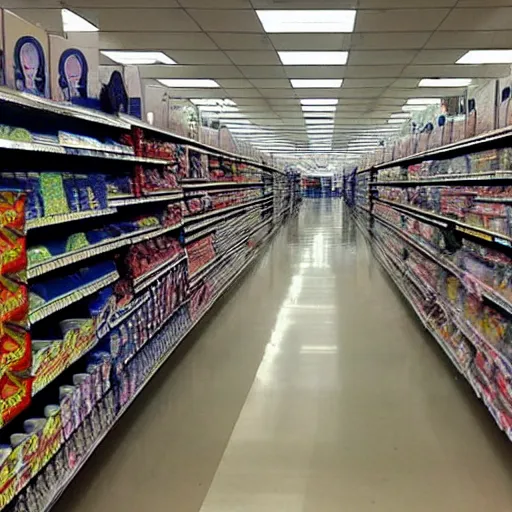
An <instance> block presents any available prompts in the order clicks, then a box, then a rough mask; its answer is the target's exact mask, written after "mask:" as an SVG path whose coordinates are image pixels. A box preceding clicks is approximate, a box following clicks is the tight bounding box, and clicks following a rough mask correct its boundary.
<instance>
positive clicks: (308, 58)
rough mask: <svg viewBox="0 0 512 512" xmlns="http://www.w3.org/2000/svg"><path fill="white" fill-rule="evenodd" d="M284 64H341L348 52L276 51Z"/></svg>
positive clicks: (344, 62) (343, 63)
mask: <svg viewBox="0 0 512 512" xmlns="http://www.w3.org/2000/svg"><path fill="white" fill-rule="evenodd" d="M277 53H278V55H279V58H280V59H281V62H282V63H283V64H284V65H285V66H343V65H345V64H346V63H347V59H348V52H277Z"/></svg>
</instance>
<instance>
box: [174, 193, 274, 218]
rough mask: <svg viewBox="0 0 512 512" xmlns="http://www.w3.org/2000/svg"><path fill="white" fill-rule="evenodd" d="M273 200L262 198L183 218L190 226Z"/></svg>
mask: <svg viewBox="0 0 512 512" xmlns="http://www.w3.org/2000/svg"><path fill="white" fill-rule="evenodd" d="M271 199H272V198H264V197H263V198H260V199H255V200H253V201H246V202H245V203H242V204H236V205H234V206H228V207H227V208H219V209H217V210H211V211H209V212H206V213H200V214H198V215H189V216H185V217H184V218H183V222H184V223H185V224H188V223H190V222H195V221H197V220H201V219H207V218H208V217H212V216H215V215H222V214H223V213H226V212H231V211H233V210H239V209H242V208H247V207H248V206H252V205H255V204H259V203H262V202H264V201H269V200H271Z"/></svg>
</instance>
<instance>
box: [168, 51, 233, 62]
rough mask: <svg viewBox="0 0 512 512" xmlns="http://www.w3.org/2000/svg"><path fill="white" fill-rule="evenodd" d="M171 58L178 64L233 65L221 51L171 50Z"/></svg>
mask: <svg viewBox="0 0 512 512" xmlns="http://www.w3.org/2000/svg"><path fill="white" fill-rule="evenodd" d="M168 53H169V56H170V57H171V58H172V59H174V60H175V61H176V62H177V63H178V64H183V65H185V64H186V65H193V64H227V65H229V64H231V61H230V60H229V59H228V58H227V56H226V55H225V54H224V52H220V51H209V52H204V51H186V50H170V51H169V52H168Z"/></svg>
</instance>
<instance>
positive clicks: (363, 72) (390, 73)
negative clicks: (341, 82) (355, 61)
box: [345, 65, 404, 78]
mask: <svg viewBox="0 0 512 512" xmlns="http://www.w3.org/2000/svg"><path fill="white" fill-rule="evenodd" d="M403 69H404V66H402V65H389V66H347V69H346V72H345V77H346V78H393V77H399V76H400V73H401V72H402V70H403Z"/></svg>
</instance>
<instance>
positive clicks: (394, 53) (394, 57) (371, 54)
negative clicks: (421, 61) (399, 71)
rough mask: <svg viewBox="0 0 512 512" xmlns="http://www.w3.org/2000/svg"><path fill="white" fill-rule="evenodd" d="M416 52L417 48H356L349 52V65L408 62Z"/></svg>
mask: <svg viewBox="0 0 512 512" xmlns="http://www.w3.org/2000/svg"><path fill="white" fill-rule="evenodd" d="M416 53H417V51H416V50H380V51H375V50H373V51H371V50H364V51H362V50H354V51H351V52H350V53H349V57H348V65H349V66H357V65H359V66H360V65H372V64H376V65H383V64H408V63H409V62H411V61H412V59H413V58H414V57H415V55H416Z"/></svg>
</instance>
